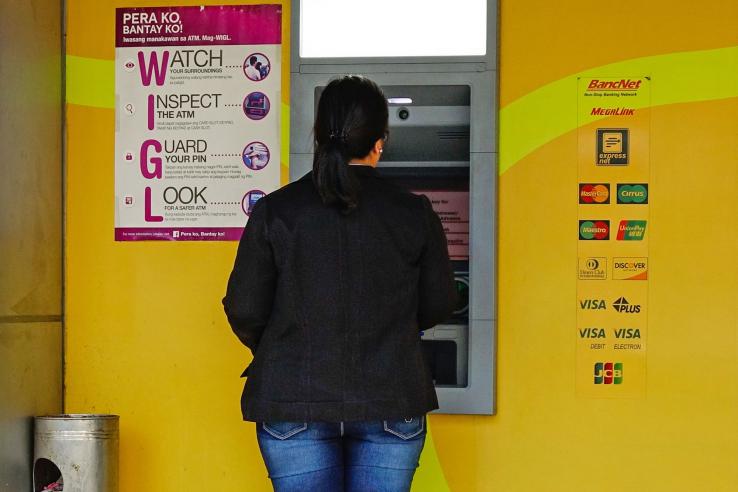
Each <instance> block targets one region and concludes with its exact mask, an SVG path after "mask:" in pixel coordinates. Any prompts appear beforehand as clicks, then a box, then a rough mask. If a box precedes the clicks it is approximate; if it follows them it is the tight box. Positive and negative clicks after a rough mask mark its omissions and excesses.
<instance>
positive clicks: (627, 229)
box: [617, 220, 646, 241]
mask: <svg viewBox="0 0 738 492" xmlns="http://www.w3.org/2000/svg"><path fill="white" fill-rule="evenodd" d="M645 235H646V221H645V220H621V221H620V224H619V225H618V235H617V240H618V241H641V240H642V239H643V237H644V236H645Z"/></svg>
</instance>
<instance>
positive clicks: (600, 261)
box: [577, 257, 607, 280]
mask: <svg viewBox="0 0 738 492" xmlns="http://www.w3.org/2000/svg"><path fill="white" fill-rule="evenodd" d="M577 277H578V278H579V280H606V279H607V258H604V257H597V258H595V257H586V258H579V269H578V274H577Z"/></svg>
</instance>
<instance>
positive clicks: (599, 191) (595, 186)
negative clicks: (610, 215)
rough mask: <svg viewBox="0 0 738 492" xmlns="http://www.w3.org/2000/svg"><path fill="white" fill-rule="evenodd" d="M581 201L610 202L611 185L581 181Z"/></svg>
mask: <svg viewBox="0 0 738 492" xmlns="http://www.w3.org/2000/svg"><path fill="white" fill-rule="evenodd" d="M579 203H584V204H586V203H610V185H609V184H606V183H579Z"/></svg>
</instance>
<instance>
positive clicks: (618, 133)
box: [595, 128, 630, 166]
mask: <svg viewBox="0 0 738 492" xmlns="http://www.w3.org/2000/svg"><path fill="white" fill-rule="evenodd" d="M629 156H630V151H629V139H628V129H627V128H598V129H597V159H596V161H595V162H596V163H597V165H598V166H627V165H628V162H629Z"/></svg>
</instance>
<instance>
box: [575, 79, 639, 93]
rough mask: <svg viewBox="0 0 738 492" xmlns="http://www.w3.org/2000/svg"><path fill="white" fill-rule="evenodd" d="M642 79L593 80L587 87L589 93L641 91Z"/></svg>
mask: <svg viewBox="0 0 738 492" xmlns="http://www.w3.org/2000/svg"><path fill="white" fill-rule="evenodd" d="M641 82H643V81H642V80H640V79H637V80H633V79H620V80H599V79H592V80H591V81H590V82H589V85H588V86H587V90H588V91H636V90H638V89H640V87H641Z"/></svg>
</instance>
